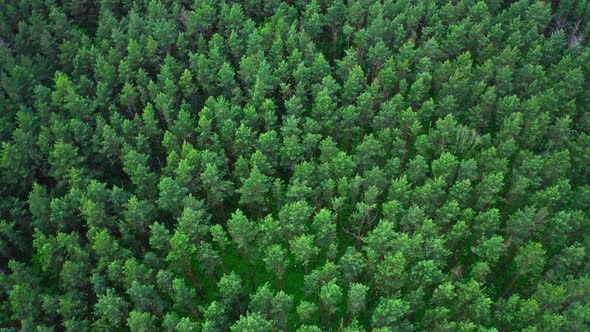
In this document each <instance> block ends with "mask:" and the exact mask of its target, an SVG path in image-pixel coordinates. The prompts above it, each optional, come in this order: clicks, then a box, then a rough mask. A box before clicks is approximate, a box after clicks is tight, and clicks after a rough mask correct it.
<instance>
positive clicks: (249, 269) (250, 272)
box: [245, 251, 256, 291]
mask: <svg viewBox="0 0 590 332" xmlns="http://www.w3.org/2000/svg"><path fill="white" fill-rule="evenodd" d="M245 254H246V268H247V269H248V277H249V278H250V286H251V287H252V291H255V290H256V286H255V285H254V274H253V273H252V266H251V264H250V253H248V251H246V253H245Z"/></svg>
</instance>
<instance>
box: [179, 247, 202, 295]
mask: <svg viewBox="0 0 590 332" xmlns="http://www.w3.org/2000/svg"><path fill="white" fill-rule="evenodd" d="M183 257H184V262H185V263H186V267H187V272H188V275H189V278H190V279H191V282H192V283H193V287H195V290H196V291H197V295H198V296H199V298H200V299H201V300H205V294H204V293H203V290H202V289H201V286H200V285H199V280H197V277H196V276H195V272H194V271H193V266H192V264H191V262H190V260H189V259H188V257H186V256H183Z"/></svg>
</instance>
